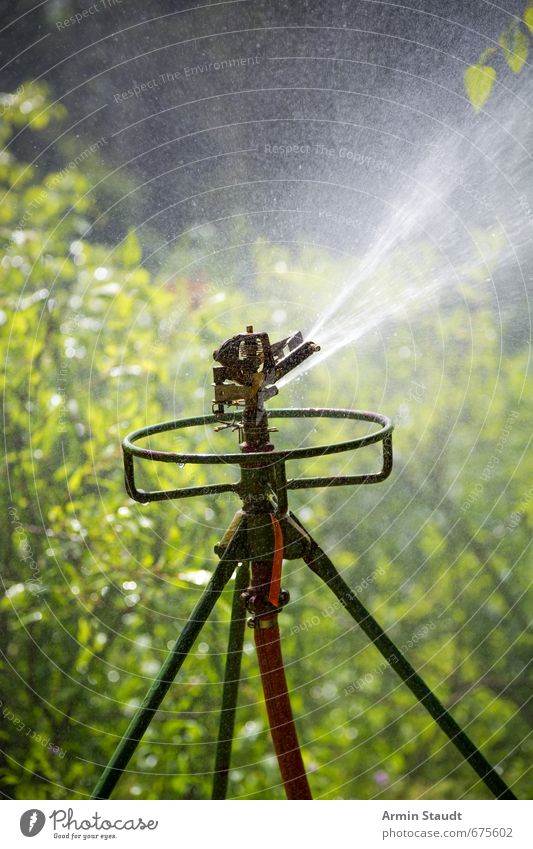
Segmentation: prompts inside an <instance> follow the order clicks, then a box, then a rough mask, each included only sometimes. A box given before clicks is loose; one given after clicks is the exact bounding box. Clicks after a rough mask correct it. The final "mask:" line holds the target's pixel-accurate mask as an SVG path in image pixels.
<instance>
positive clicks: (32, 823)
mask: <svg viewBox="0 0 533 849" xmlns="http://www.w3.org/2000/svg"><path fill="white" fill-rule="evenodd" d="M45 822H46V817H45V815H44V814H43V812H42V811H39V810H37V809H36V808H31V809H30V810H29V811H24V813H23V814H22V816H21V818H20V830H21V832H22V833H23V835H24V837H35V835H36V834H39V832H40V831H42V828H43V826H44V824H45Z"/></svg>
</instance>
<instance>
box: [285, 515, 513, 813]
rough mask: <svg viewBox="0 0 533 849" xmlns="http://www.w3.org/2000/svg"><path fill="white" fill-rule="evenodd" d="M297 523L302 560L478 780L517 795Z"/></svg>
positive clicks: (500, 795)
mask: <svg viewBox="0 0 533 849" xmlns="http://www.w3.org/2000/svg"><path fill="white" fill-rule="evenodd" d="M292 518H293V519H294V520H295V521H296V522H297V523H298V525H299V526H300V529H301V532H302V536H303V537H304V539H305V540H306V541H307V545H306V546H305V550H304V553H303V555H302V556H303V560H304V561H305V563H307V565H308V566H309V568H310V569H311V571H312V572H314V573H315V575H318V577H319V578H321V579H322V580H323V581H324V583H325V584H327V586H328V587H329V588H330V590H331V591H332V592H333V593H334V594H335V595H336V596H337V598H338V599H339V601H340V603H341V604H342V605H343V607H344V608H345V609H346V610H347V611H348V613H349V614H350V616H351V617H352V618H353V619H355V621H356V622H357V624H358V625H360V626H361V628H362V629H363V631H364V632H365V634H366V635H367V637H368V638H369V639H370V640H371V641H372V642H373V643H374V645H375V646H376V648H377V649H378V650H379V651H380V652H381V654H382V655H383V657H384V658H385V660H387V661H388V663H389V664H390V665H391V667H392V668H393V669H394V671H395V672H396V673H397V674H398V675H399V676H400V678H401V679H402V681H403V682H404V683H405V684H407V686H408V687H409V689H410V690H411V692H412V693H413V695H414V696H416V698H417V699H418V701H419V702H420V703H421V704H422V705H423V706H424V707H425V709H426V710H427V711H428V713H429V714H430V716H432V717H433V719H434V720H435V722H436V723H437V725H439V726H440V728H441V729H442V730H443V731H444V733H445V734H446V736H447V737H448V738H449V740H451V742H452V743H453V744H454V746H455V747H456V748H457V749H458V750H459V752H460V753H461V755H462V756H463V758H465V760H466V761H468V763H469V764H470V766H471V767H472V768H473V769H474V770H475V771H476V772H477V774H478V775H479V777H480V778H481V780H482V781H483V782H484V783H485V784H486V786H487V787H488V788H489V790H490V791H491V792H492V793H493V794H494V796H495V797H496V798H497V799H516V796H515V795H514V793H513V792H512V790H510V788H509V787H508V786H507V784H506V783H505V781H503V779H502V778H500V776H499V775H498V773H497V772H496V770H495V769H494V768H493V767H492V766H491V765H490V763H489V762H488V761H487V759H486V758H485V757H484V755H482V753H481V752H480V750H479V749H478V748H477V746H475V745H474V743H473V742H472V741H471V739H470V737H468V735H467V734H465V732H464V731H463V730H462V728H461V726H460V725H458V724H457V722H456V721H455V719H454V718H453V716H452V715H451V714H450V713H449V711H447V710H446V708H445V707H444V705H443V704H442V703H441V702H440V701H439V700H438V699H437V697H436V696H435V695H434V693H433V692H432V690H430V689H429V687H428V686H427V684H426V683H425V681H424V680H423V679H422V678H421V677H420V675H419V674H418V673H417V672H416V670H415V669H414V668H413V667H412V666H411V664H410V663H409V661H408V660H407V659H406V658H405V657H404V655H403V654H402V653H401V651H400V649H399V648H398V647H397V646H396V645H395V644H394V643H393V642H392V640H391V639H390V637H388V636H387V634H386V633H385V631H384V630H383V628H382V627H381V626H380V625H379V624H378V622H376V620H375V619H374V617H373V616H372V615H371V614H370V613H369V612H368V610H367V609H366V607H365V606H364V605H363V604H362V603H361V602H360V601H359V599H358V598H357V597H356V596H355V595H354V593H353V592H352V591H351V590H350V587H349V586H348V584H347V583H345V581H343V579H342V578H341V576H340V575H339V573H338V572H337V570H336V569H335V566H334V565H333V563H332V562H331V560H330V559H329V557H328V556H327V555H326V554H325V552H324V551H322V549H321V548H320V546H318V545H317V543H316V542H315V541H314V540H313V539H312V538H311V537H310V536H309V534H308V533H307V531H305V530H304V528H303V527H302V525H301V524H300V522H298V520H297V519H296V517H294V516H293V517H292Z"/></svg>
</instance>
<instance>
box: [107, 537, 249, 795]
mask: <svg viewBox="0 0 533 849" xmlns="http://www.w3.org/2000/svg"><path fill="white" fill-rule="evenodd" d="M241 527H242V526H240V527H239V528H237V530H236V532H235V534H234V536H233V538H232V540H231V542H230V544H229V545H228V547H227V549H226V551H225V554H224V556H223V557H222V558H221V560H220V561H219V563H218V566H217V567H216V569H215V571H214V573H213V576H212V578H211V580H210V581H209V583H208V585H207V587H206V589H205V592H204V594H203V595H202V597H201V598H200V601H199V602H198V604H197V605H196V607H195V608H194V610H193V612H192V614H191V616H190V618H189V620H188V621H187V623H186V625H185V627H184V628H183V630H182V632H181V634H180V635H179V637H178V639H177V640H176V642H175V644H174V647H173V648H172V650H171V651H170V653H169V654H168V656H167V658H166V660H165V661H164V663H163V665H162V667H161V669H160V670H159V672H158V674H157V677H156V678H155V680H154V682H153V684H152V686H151V687H150V689H149V690H148V693H147V694H146V696H145V698H144V700H143V702H142V704H141V705H140V707H139V708H138V709H137V711H136V713H135V715H134V717H133V719H132V720H131V722H130V724H129V726H128V728H127V729H126V732H125V734H124V736H123V737H122V739H121V741H120V743H119V744H118V746H117V748H116V749H115V752H114V754H113V756H112V757H111V760H110V761H109V763H108V765H107V766H106V768H105V770H104V772H103V773H102V775H101V777H100V779H99V781H98V783H97V784H96V787H95V788H94V790H93V793H92V796H91V798H92V799H108V798H109V796H110V795H111V793H112V791H113V789H114V787H115V785H116V783H117V781H118V780H119V778H120V776H121V775H122V773H123V772H124V770H125V768H126V766H127V765H128V762H129V760H130V758H131V756H132V754H133V752H134V751H135V749H136V748H137V745H138V743H139V741H140V740H141V738H142V736H143V734H144V732H145V731H146V729H147V728H148V726H149V724H150V722H151V721H152V719H153V717H154V714H155V712H156V710H157V709H158V708H159V705H160V704H161V702H162V701H163V699H164V697H165V695H166V693H167V692H168V690H169V688H170V685H171V684H172V682H173V681H174V678H175V677H176V675H177V673H178V671H179V670H180V668H181V666H182V664H183V662H184V660H185V658H186V657H187V655H188V654H189V652H190V650H191V648H192V647H193V645H194V642H195V640H196V638H197V636H198V634H199V633H200V631H201V630H202V628H203V626H204V625H205V622H206V620H207V617H208V616H209V614H210V613H211V611H212V609H213V607H214V606H215V603H216V602H217V600H218V598H219V597H220V594H221V593H222V590H223V589H224V587H225V586H226V584H227V582H228V581H229V579H230V578H231V575H232V573H233V570H234V568H235V563H236V559H235V557H234V556H233V552H234V551H236V550H237V549H238V547H239V545H240V542H241V538H242V535H243V531H242V530H241Z"/></svg>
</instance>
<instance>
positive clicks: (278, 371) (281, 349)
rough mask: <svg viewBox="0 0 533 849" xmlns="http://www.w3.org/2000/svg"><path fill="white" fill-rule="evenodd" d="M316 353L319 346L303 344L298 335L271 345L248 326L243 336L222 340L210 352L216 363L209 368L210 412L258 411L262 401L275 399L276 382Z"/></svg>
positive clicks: (238, 335) (265, 337)
mask: <svg viewBox="0 0 533 849" xmlns="http://www.w3.org/2000/svg"><path fill="white" fill-rule="evenodd" d="M316 351H320V346H319V345H316V344H315V343H314V342H304V340H303V336H302V334H301V333H300V331H298V332H296V333H292V334H291V335H290V336H286V337H285V338H284V339H280V341H279V342H273V343H271V342H270V339H269V337H268V334H267V333H255V332H254V329H253V326H252V325H251V324H250V325H248V326H247V327H246V333H238V334H237V335H236V336H232V337H231V338H230V339H226V341H225V342H223V343H222V345H221V346H220V347H219V348H217V350H216V351H214V352H213V358H214V359H215V360H216V361H217V362H218V363H220V365H219V366H215V367H214V368H213V380H214V389H215V398H214V400H213V412H214V413H215V414H221V413H223V412H224V407H226V406H231V405H234V406H237V407H239V406H241V407H242V406H244V407H247V406H249V405H250V404H256V405H257V404H258V405H259V407H260V408H261V409H262V405H263V402H264V401H267V400H268V399H269V398H272V397H273V396H274V395H277V393H278V388H277V386H275V384H276V382H277V381H278V380H280V379H281V378H282V377H285V375H286V374H287V373H288V372H289V371H291V370H292V369H293V368H296V366H299V365H300V363H303V362H304V360H306V359H307V358H308V357H310V356H311V354H314V353H315V352H316Z"/></svg>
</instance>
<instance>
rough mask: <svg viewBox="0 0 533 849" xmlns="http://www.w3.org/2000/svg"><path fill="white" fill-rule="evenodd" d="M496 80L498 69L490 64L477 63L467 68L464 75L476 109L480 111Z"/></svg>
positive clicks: (467, 89) (467, 90)
mask: <svg viewBox="0 0 533 849" xmlns="http://www.w3.org/2000/svg"><path fill="white" fill-rule="evenodd" d="M495 81H496V71H495V70H494V68H491V66H490V65H483V64H480V63H479V64H477V65H472V66H471V67H470V68H467V70H466V71H465V75H464V82H465V89H466V93H467V95H468V98H469V100H470V102H471V104H472V106H473V107H474V109H475V110H476V111H479V110H480V109H481V107H482V106H483V104H484V103H485V101H486V100H488V98H489V96H490V93H491V91H492V86H493V85H494V83H495Z"/></svg>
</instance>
